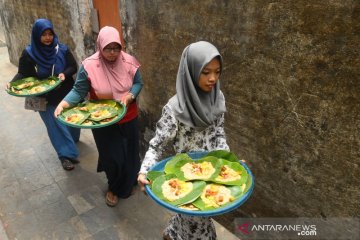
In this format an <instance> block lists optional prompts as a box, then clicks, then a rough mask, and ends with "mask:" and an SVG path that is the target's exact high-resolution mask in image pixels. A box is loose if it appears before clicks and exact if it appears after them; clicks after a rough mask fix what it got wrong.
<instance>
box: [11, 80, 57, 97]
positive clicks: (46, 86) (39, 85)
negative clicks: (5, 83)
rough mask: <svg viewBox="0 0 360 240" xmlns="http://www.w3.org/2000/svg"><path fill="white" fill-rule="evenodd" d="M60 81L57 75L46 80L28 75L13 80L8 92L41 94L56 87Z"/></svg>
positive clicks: (23, 94)
mask: <svg viewBox="0 0 360 240" xmlns="http://www.w3.org/2000/svg"><path fill="white" fill-rule="evenodd" d="M60 83H61V81H60V79H58V78H56V77H49V78H47V79H44V80H39V79H36V78H34V77H28V78H23V79H19V80H17V81H14V82H11V83H10V88H9V89H8V93H9V94H12V95H17V96H31V95H40V94H43V93H46V92H48V91H50V90H52V89H54V88H55V87H56V86H57V85H59V84H60Z"/></svg>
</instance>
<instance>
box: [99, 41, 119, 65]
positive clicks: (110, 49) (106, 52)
mask: <svg viewBox="0 0 360 240" xmlns="http://www.w3.org/2000/svg"><path fill="white" fill-rule="evenodd" d="M120 51H121V46H120V45H119V44H118V43H116V42H112V43H109V44H108V45H106V46H105V47H104V48H103V50H102V55H103V56H104V58H105V59H106V60H107V61H109V62H114V61H116V59H117V58H118V56H119V53H120Z"/></svg>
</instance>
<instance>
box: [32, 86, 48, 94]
mask: <svg viewBox="0 0 360 240" xmlns="http://www.w3.org/2000/svg"><path fill="white" fill-rule="evenodd" d="M45 90H46V88H45V87H43V86H36V87H33V88H31V89H30V91H29V92H30V93H39V92H43V91H45Z"/></svg>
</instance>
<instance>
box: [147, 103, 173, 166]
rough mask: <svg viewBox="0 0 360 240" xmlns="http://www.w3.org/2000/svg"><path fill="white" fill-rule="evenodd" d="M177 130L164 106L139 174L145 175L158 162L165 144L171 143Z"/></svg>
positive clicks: (171, 116) (167, 107)
mask: <svg viewBox="0 0 360 240" xmlns="http://www.w3.org/2000/svg"><path fill="white" fill-rule="evenodd" d="M177 128H178V126H177V120H176V118H175V117H174V115H173V112H172V110H171V108H170V107H169V106H168V105H165V106H164V108H163V111H162V115H161V118H160V120H159V121H158V122H157V123H156V131H155V136H154V137H153V138H152V139H151V140H150V142H149V149H148V150H147V152H146V154H145V157H144V160H143V162H142V164H141V168H140V173H147V172H148V170H149V169H150V168H151V167H152V166H154V165H155V164H156V162H157V161H159V159H160V157H161V156H162V153H163V151H164V149H165V147H166V146H167V144H168V143H169V142H173V140H174V138H175V136H176V132H177Z"/></svg>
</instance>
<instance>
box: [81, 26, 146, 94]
mask: <svg viewBox="0 0 360 240" xmlns="http://www.w3.org/2000/svg"><path fill="white" fill-rule="evenodd" d="M113 42H115V43H118V44H119V45H120V46H121V41H120V35H119V32H118V31H117V30H116V28H114V27H109V26H105V27H103V28H101V30H100V32H99V35H98V38H97V42H96V47H97V51H96V53H94V54H93V55H91V56H90V57H88V58H86V59H85V60H84V61H83V62H82V64H83V65H84V68H85V70H86V72H87V73H88V78H89V80H90V82H91V88H92V90H91V92H90V97H91V98H92V99H117V100H120V99H121V97H122V96H124V95H125V94H127V93H128V92H129V90H130V88H131V87H132V84H133V79H134V76H135V73H136V71H137V69H138V68H139V67H140V63H139V62H138V61H137V60H136V59H135V58H134V57H133V56H131V55H129V54H127V53H125V52H124V51H120V53H119V56H118V58H117V59H116V61H115V62H109V61H107V60H106V59H105V58H104V57H103V50H104V48H105V47H106V46H107V45H108V44H110V43H113Z"/></svg>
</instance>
